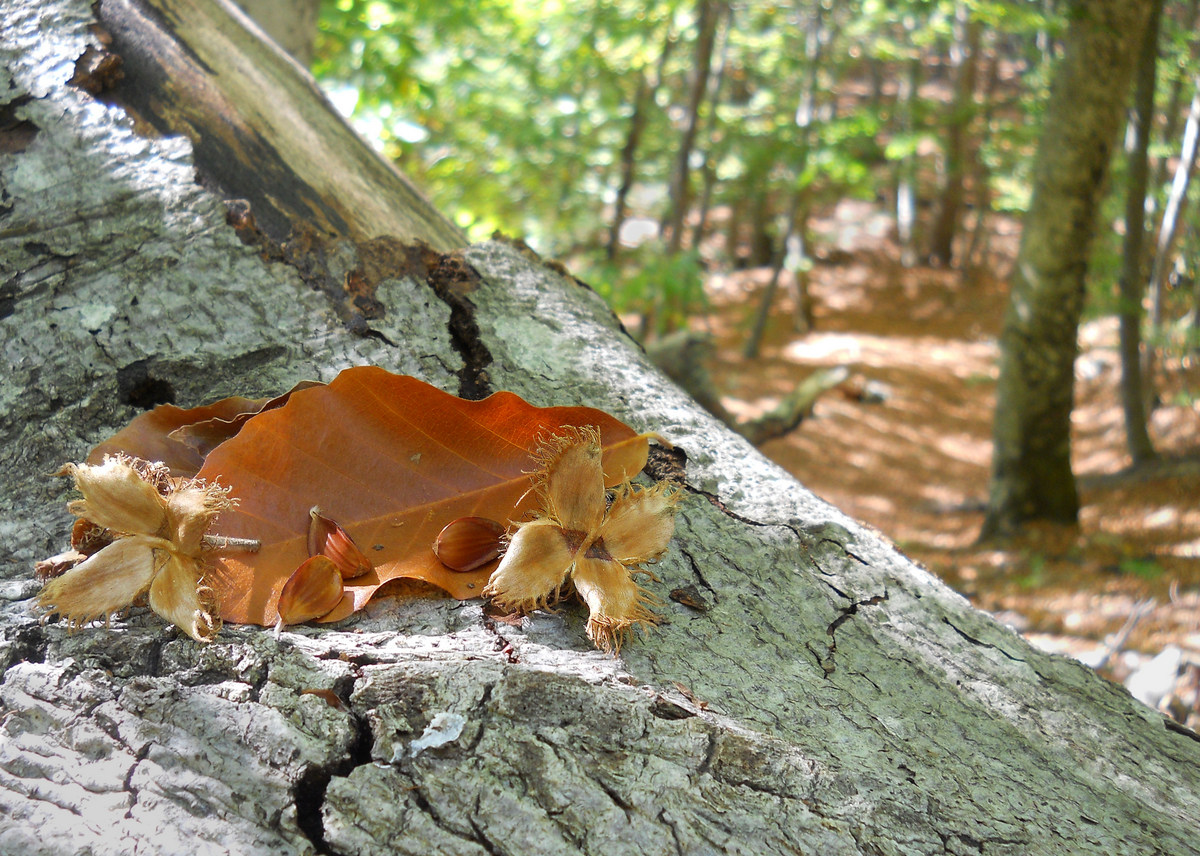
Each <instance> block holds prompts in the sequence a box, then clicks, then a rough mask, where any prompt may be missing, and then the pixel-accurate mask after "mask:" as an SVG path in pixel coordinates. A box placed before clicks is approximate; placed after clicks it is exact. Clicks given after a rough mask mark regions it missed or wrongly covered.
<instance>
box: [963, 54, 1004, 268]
mask: <svg viewBox="0 0 1200 856" xmlns="http://www.w3.org/2000/svg"><path fill="white" fill-rule="evenodd" d="M994 47H995V46H994V45H993V48H994ZM988 54H989V56H988V63H987V71H986V72H985V73H984V75H983V81H984V82H983V92H982V93H981V101H982V103H983V109H982V111H981V115H980V117H979V127H980V138H979V140H978V146H979V147H980V148H982V147H983V146H984V145H985V144H986V142H987V139H988V135H989V134H990V130H989V129H990V128H991V125H992V113H993V108H994V104H995V99H994V97H993V96H994V95H995V93H996V87H997V86H998V84H999V83H1000V54H999V51H998V50H995V49H993V50H992V51H990V52H988ZM971 186H972V188H973V190H974V202H975V218H974V222H973V223H972V224H971V238H970V241H969V242H968V244H967V250H966V252H965V253H964V254H963V260H962V265H961V266H960V271H961V276H962V280H963V281H964V282H965V281H968V280H970V279H972V278H973V277H974V275H975V271H976V270H977V269H978V268H979V267H981V266H983V265H985V264H986V263H987V254H988V249H989V247H990V241H991V234H992V229H991V228H990V224H989V222H988V221H989V219H990V217H991V214H992V188H991V176H990V173H989V170H988V165H987V161H986V160H985V159H984V158H982V157H980V156H979V153H978V151H976V153H975V156H974V157H972V158H971Z"/></svg>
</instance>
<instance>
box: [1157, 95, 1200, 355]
mask: <svg viewBox="0 0 1200 856" xmlns="http://www.w3.org/2000/svg"><path fill="white" fill-rule="evenodd" d="M1195 87H1196V89H1195V92H1194V94H1193V95H1192V106H1191V107H1190V108H1189V109H1188V118H1187V124H1186V125H1184V128H1183V143H1182V144H1181V145H1180V150H1179V163H1178V164H1177V165H1176V167H1175V180H1174V181H1172V182H1171V192H1170V193H1169V194H1167V204H1166V205H1165V206H1164V207H1163V215H1162V225H1161V226H1160V227H1159V229H1158V241H1157V243H1156V244H1155V247H1154V264H1153V266H1152V267H1151V269H1150V322H1151V324H1152V326H1153V327H1154V329H1155V331H1158V330H1160V329H1162V324H1163V289H1164V287H1165V285H1166V281H1167V268H1168V267H1169V266H1170V265H1171V264H1172V262H1173V261H1174V252H1175V239H1176V237H1178V235H1179V224H1180V221H1181V220H1182V219H1183V211H1184V209H1185V208H1186V207H1187V193H1188V186H1189V185H1190V184H1191V181H1192V172H1193V171H1194V170H1195V168H1196V150H1197V145H1198V143H1200V76H1198V77H1197V78H1196V80H1195Z"/></svg>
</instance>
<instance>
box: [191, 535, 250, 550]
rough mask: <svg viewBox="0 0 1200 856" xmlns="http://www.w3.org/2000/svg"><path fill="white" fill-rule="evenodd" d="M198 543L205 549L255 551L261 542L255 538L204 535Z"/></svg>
mask: <svg viewBox="0 0 1200 856" xmlns="http://www.w3.org/2000/svg"><path fill="white" fill-rule="evenodd" d="M200 543H201V544H202V545H203V546H204V548H205V549H206V550H244V551H245V552H247V553H257V552H258V549H259V547H261V546H262V542H261V541H259V540H258V539H257V538H228V537H226V536H224V535H205V536H204V537H203V538H201V539H200Z"/></svg>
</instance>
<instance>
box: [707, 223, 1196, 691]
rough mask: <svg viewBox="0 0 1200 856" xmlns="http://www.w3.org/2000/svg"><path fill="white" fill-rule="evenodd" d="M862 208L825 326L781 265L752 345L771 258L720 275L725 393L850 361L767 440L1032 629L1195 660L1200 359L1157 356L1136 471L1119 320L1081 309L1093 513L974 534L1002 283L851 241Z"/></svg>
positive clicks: (1083, 436) (1087, 497)
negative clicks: (1154, 401)
mask: <svg viewBox="0 0 1200 856" xmlns="http://www.w3.org/2000/svg"><path fill="white" fill-rule="evenodd" d="M853 214H854V216H855V217H856V218H857V219H856V225H855V226H854V228H853V229H852V230H850V231H851V233H849V234H842V233H838V236H836V237H837V239H836V240H831V241H830V242H829V244H827V245H832V246H835V247H836V248H837V249H835V250H833V251H831V252H830V253H829V255H828V256H827V257H826V258H824V259H821V260H818V263H817V265H816V266H815V268H814V269H813V271H812V274H811V286H810V292H811V295H812V298H813V301H814V309H815V317H816V330H815V331H814V332H812V333H809V334H807V335H802V334H798V333H796V332H795V331H794V329H793V324H792V317H793V316H792V310H793V304H794V301H795V296H794V293H793V292H792V291H791V290H790V288H789V283H788V282H787V281H786V276H785V281H784V282H782V283H781V288H780V289H779V292H778V293H777V295H776V304H775V306H774V307H773V313H772V317H771V323H770V324H769V325H768V328H767V334H766V337H765V339H764V345H763V349H762V354H761V357H760V358H758V359H756V360H753V361H748V360H746V359H744V358H743V357H742V355H741V354H742V346H743V344H744V339H745V336H746V330H747V329H748V327H749V324H748V321H749V319H750V318H752V317H753V312H754V309H755V308H756V306H757V302H758V300H759V298H760V297H761V294H762V291H763V288H764V286H765V284H766V282H767V280H768V279H769V272H765V271H754V272H746V273H745V274H735V275H731V276H726V277H724V278H723V279H722V280H721V281H720V282H719V283H717V285H716V287H714V288H713V290H712V294H711V300H712V310H713V311H712V313H711V314H710V315H709V316H708V317H707V318H704V319H699V320H698V322H697V326H698V327H702V328H703V329H706V330H709V331H710V332H711V333H712V334H713V336H714V338H715V340H716V345H717V354H718V360H717V361H716V364H715V365H713V366H712V370H713V376H714V380H715V381H716V386H717V388H718V389H719V390H720V391H721V392H722V393H723V398H722V403H723V404H724V405H725V406H726V407H727V408H728V409H729V410H730V411H731V412H732V413H734V414H736V415H737V416H738V417H740V418H749V417H753V416H756V415H758V414H760V413H762V412H764V411H766V410H769V409H770V408H771V407H772V406H773V405H774V404H776V403H777V402H778V401H779V400H780V399H781V398H782V397H783V396H785V395H787V393H788V392H790V391H791V390H792V389H793V388H794V386H795V385H796V384H797V383H798V382H799V381H800V380H802V379H803V378H804V377H806V376H808V375H809V374H811V373H812V372H814V371H816V370H819V369H822V368H827V367H832V366H838V365H844V366H846V367H848V368H849V369H850V371H851V376H850V378H849V380H847V381H846V382H845V383H844V384H842V385H841V386H840V387H838V388H836V389H834V390H832V391H830V392H827V393H825V394H824V395H823V396H822V397H821V398H820V399H819V400H818V402H817V404H816V407H815V410H814V413H813V414H812V416H811V417H810V418H807V419H806V420H805V421H804V422H803V423H802V425H801V426H800V428H799V429H798V430H796V431H794V432H792V433H791V434H790V435H788V436H786V437H783V438H780V439H777V440H772V441H770V442H767V443H765V444H764V445H763V447H762V450H763V452H764V453H765V454H767V455H768V456H769V457H771V458H773V459H774V460H776V461H777V462H778V463H780V464H781V465H782V466H784V467H785V468H786V469H788V470H789V471H790V472H792V473H794V474H795V475H796V476H797V477H798V478H799V479H800V481H801V482H803V483H804V484H805V485H806V486H807V487H809V488H810V489H811V490H813V491H814V492H815V493H817V494H818V495H820V496H822V497H824V498H825V499H827V500H829V501H830V502H831V503H833V504H834V505H836V506H838V507H839V508H841V509H842V510H844V511H846V512H848V513H850V514H852V515H853V516H855V517H857V518H859V519H860V520H862V521H864V522H866V523H868V524H869V525H871V526H874V527H876V528H878V529H879V530H880V531H881V532H882V533H883V534H884V535H886V536H887V537H889V538H890V539H892V540H893V541H895V542H896V543H897V544H898V545H899V546H900V547H901V548H902V549H903V550H904V551H905V552H906V553H908V554H909V555H910V556H912V557H914V558H915V559H917V560H918V561H920V562H922V563H924V564H925V565H926V566H927V567H929V568H930V570H932V571H934V572H935V573H937V574H939V575H940V576H941V577H942V578H943V579H945V580H946V581H947V582H948V583H949V584H950V585H952V586H953V587H955V588H956V589H958V590H959V591H961V592H963V593H964V594H965V595H967V596H968V597H969V598H971V599H972V600H973V601H974V602H975V603H976V604H977V605H978V606H980V607H981V608H983V609H986V610H988V611H991V612H993V613H995V614H997V616H998V617H999V618H1000V619H1001V620H1003V621H1006V622H1007V623H1011V624H1013V625H1014V626H1016V627H1017V629H1019V630H1020V631H1021V632H1023V633H1025V634H1027V635H1028V636H1029V637H1030V638H1031V639H1032V640H1034V641H1035V642H1036V643H1037V644H1039V645H1042V646H1043V647H1045V648H1047V649H1049V650H1054V651H1059V652H1061V653H1066V654H1070V655H1072V656H1076V657H1079V658H1080V659H1083V660H1084V661H1085V662H1089V663H1091V664H1093V665H1095V664H1096V663H1098V662H1100V661H1101V660H1103V661H1104V670H1105V674H1108V675H1110V676H1111V677H1114V678H1115V679H1118V680H1121V679H1123V678H1124V676H1125V675H1126V674H1128V673H1129V671H1130V670H1131V669H1133V668H1136V667H1137V666H1138V665H1139V664H1140V663H1144V662H1145V661H1146V660H1147V659H1148V658H1149V656H1150V655H1152V654H1155V653H1157V652H1159V651H1161V650H1162V649H1163V648H1164V646H1167V645H1169V644H1173V645H1177V646H1180V647H1181V648H1183V649H1184V663H1185V666H1186V664H1188V663H1195V664H1196V669H1197V673H1198V674H1200V403H1196V402H1194V401H1192V400H1191V398H1190V397H1189V395H1188V394H1187V393H1188V391H1189V390H1190V391H1191V393H1193V394H1194V393H1195V391H1196V390H1198V389H1200V367H1198V366H1197V365H1196V364H1195V363H1194V362H1193V363H1192V364H1191V365H1183V364H1182V363H1177V364H1167V365H1164V366H1162V367H1161V371H1160V376H1161V377H1162V382H1163V386H1162V388H1161V389H1160V390H1159V399H1160V403H1161V405H1160V406H1159V407H1158V408H1157V409H1156V410H1155V411H1154V413H1153V416H1152V418H1151V435H1152V438H1153V439H1154V442H1155V444H1156V447H1157V448H1158V449H1159V450H1160V452H1161V453H1162V454H1163V455H1164V458H1165V460H1164V461H1163V462H1160V463H1158V464H1156V465H1154V466H1151V467H1146V468H1142V469H1139V470H1138V471H1131V470H1130V469H1129V466H1130V458H1129V456H1128V454H1127V453H1126V451H1125V445H1124V443H1125V440H1124V423H1123V417H1122V413H1121V409H1120V404H1119V398H1118V395H1119V393H1118V388H1119V387H1118V385H1119V378H1120V362H1119V358H1118V353H1117V329H1116V323H1115V321H1114V320H1112V319H1106V320H1102V321H1098V322H1092V323H1089V324H1086V325H1084V326H1083V327H1082V328H1081V331H1080V342H1081V356H1080V359H1079V360H1078V362H1077V366H1076V402H1077V405H1076V410H1075V413H1074V415H1073V419H1072V427H1073V455H1074V465H1075V471H1076V473H1077V475H1078V476H1079V486H1080V493H1081V500H1082V503H1083V508H1082V512H1081V515H1080V525H1079V526H1078V527H1061V526H1058V527H1055V526H1033V527H1030V529H1029V531H1027V532H1026V533H1024V534H1023V535H1022V536H1021V537H1020V538H1016V539H1013V540H1011V541H1008V542H1006V543H1003V544H993V545H989V546H988V547H987V548H983V547H980V546H978V545H976V544H975V541H976V538H977V536H978V533H979V530H980V527H981V525H982V522H983V510H984V507H985V501H986V497H987V489H988V475H989V467H990V463H991V460H990V459H991V446H992V444H991V418H992V411H993V408H994V396H995V386H996V378H997V375H998V370H997V359H998V355H999V348H998V345H997V338H998V335H999V332H1000V328H1001V324H1002V317H1003V311H1004V306H1005V289H1004V285H1003V283H1002V282H1001V281H1000V280H999V279H998V278H997V277H995V276H990V275H988V274H986V273H984V274H976V275H975V276H973V277H971V278H970V280H969V282H963V281H962V278H961V277H960V276H959V274H958V273H956V272H951V271H944V270H931V269H927V268H915V269H912V270H906V269H904V268H903V267H901V266H900V265H899V264H898V263H897V262H896V261H895V260H894V258H893V256H896V255H898V254H896V253H894V252H893V253H890V254H889V253H888V252H881V251H880V250H879V249H878V247H879V243H878V238H877V237H873V238H872V242H871V243H872V248H871V249H866V248H864V246H863V245H862V244H859V243H856V242H857V241H858V240H859V239H860V238H862V236H863V234H865V233H870V232H871V230H872V229H873V228H875V224H876V220H875V218H874V215H873V214H871V212H869V211H866V210H864V211H862V212H857V211H856V212H853ZM826 225H827V226H828V228H829V229H830V230H836V229H837V228H838V227H837V224H833V225H829V224H826ZM843 225H844V224H843ZM827 237H828V236H827ZM1014 240H1015V239H1014ZM1009 248H1010V249H1011V248H1012V247H1011V246H1010V247H1009ZM892 249H893V250H894V248H892ZM993 269H994V270H1003V269H1004V264H1003V263H1002V262H997V263H996V264H995V265H993Z"/></svg>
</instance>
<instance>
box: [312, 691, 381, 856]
mask: <svg viewBox="0 0 1200 856" xmlns="http://www.w3.org/2000/svg"><path fill="white" fill-rule="evenodd" d="M349 719H350V722H351V727H352V728H353V729H354V743H353V744H352V745H351V748H350V752H349V753H347V754H346V756H345V757H343V758H341V759H340V760H338V761H336V762H335V763H333V764H310V765H309V766H308V767H306V768H305V770H304V772H302V773H301V774H300V777H299V778H298V779H297V780H296V782H295V784H293V785H292V804H293V805H294V806H295V807H296V825H297V826H298V827H299V828H300V832H301V833H303V835H304V837H305V838H307V839H308V840H309V841H310V842H311V843H312V846H313V849H314V850H315V851H316V852H317V853H319V854H327V856H332V854H334V851H333V850H331V849H330V848H329V844H328V842H327V841H326V840H325V818H324V816H323V814H322V812H321V809H322V807H323V806H324V805H325V795H326V794H327V793H328V792H329V783H330V782H331V781H333V778H334V777H335V776H337V777H339V778H342V777H346V776H349V775H350V774H351V773H352V772H354V770H356V769H357V768H358V767H361V766H363V765H364V764H370V763H371V746H372V745H373V743H374V735H373V734H372V733H371V724H370V722H369V721H368V720H367V718H366V717H364V716H360V715H359V714H357V713H355V712H354V711H350V716H349Z"/></svg>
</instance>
